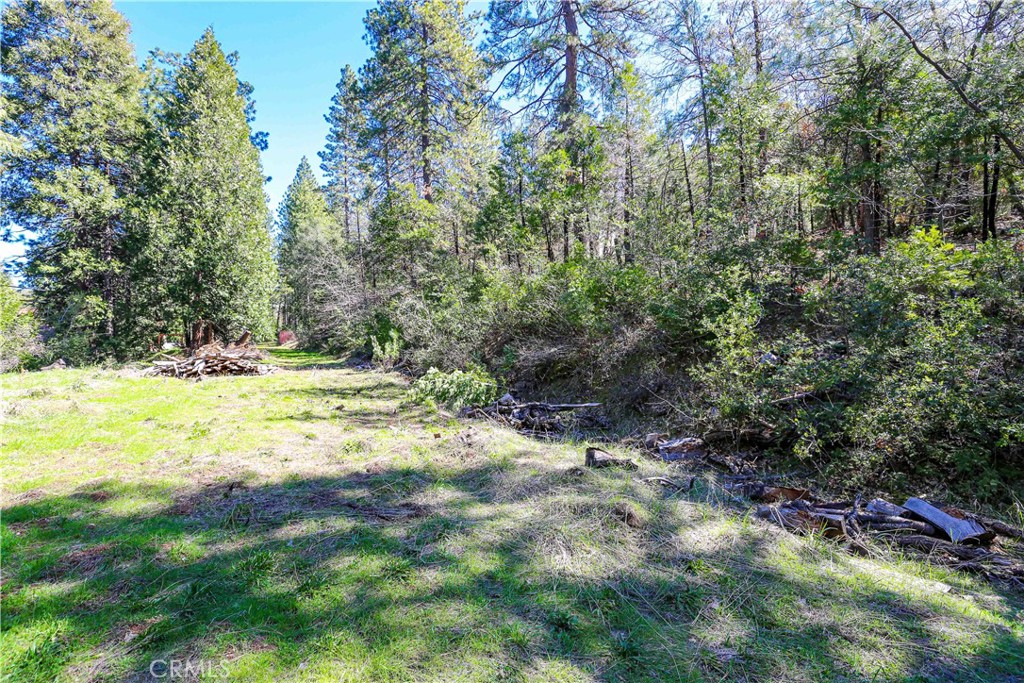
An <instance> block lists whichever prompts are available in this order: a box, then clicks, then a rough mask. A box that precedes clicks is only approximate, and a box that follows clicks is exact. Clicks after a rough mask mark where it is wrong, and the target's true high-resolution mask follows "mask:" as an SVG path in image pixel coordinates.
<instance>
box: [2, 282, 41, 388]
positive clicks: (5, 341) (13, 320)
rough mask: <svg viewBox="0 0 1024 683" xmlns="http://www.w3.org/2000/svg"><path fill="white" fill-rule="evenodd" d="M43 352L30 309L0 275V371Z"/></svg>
mask: <svg viewBox="0 0 1024 683" xmlns="http://www.w3.org/2000/svg"><path fill="white" fill-rule="evenodd" d="M42 352H43V345H42V343H41V342H40V340H39V327H38V325H37V324H36V319H35V315H33V313H32V309H31V308H29V307H28V306H26V305H25V302H24V301H22V298H21V295H20V294H19V293H18V291H17V290H16V289H15V288H14V285H12V284H11V281H10V278H8V277H7V276H6V275H4V276H2V277H0V372H10V371H11V370H17V369H18V368H20V367H23V366H25V365H29V364H31V363H32V362H33V361H34V360H36V359H37V358H38V357H39V355H40V354H41V353H42Z"/></svg>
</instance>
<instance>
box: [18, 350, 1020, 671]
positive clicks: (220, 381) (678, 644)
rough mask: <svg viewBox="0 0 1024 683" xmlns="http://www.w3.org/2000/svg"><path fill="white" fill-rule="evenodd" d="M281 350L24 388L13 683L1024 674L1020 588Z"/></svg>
mask: <svg viewBox="0 0 1024 683" xmlns="http://www.w3.org/2000/svg"><path fill="white" fill-rule="evenodd" d="M274 354H275V358H276V360H277V361H278V362H279V363H280V364H282V365H283V366H285V367H284V369H282V371H280V372H279V373H277V374H275V375H271V376H267V377H240V378H217V379H211V380H207V381H204V382H201V383H193V382H183V381H177V380H171V379H155V378H147V377H139V376H138V374H137V373H136V372H133V371H130V370H117V371H114V370H105V371H100V370H92V369H84V370H69V371H63V372H51V373H36V374H27V375H19V376H7V377H4V378H3V381H4V399H5V418H4V419H5V424H4V430H3V431H4V434H3V440H4V443H3V455H2V461H0V463H2V466H3V473H4V481H3V486H4V498H3V502H4V507H3V524H2V531H0V534H2V535H0V543H2V548H0V549H2V552H3V570H4V581H3V587H2V598H3V622H2V630H3V633H2V636H0V639H2V640H0V658H2V660H0V663H2V665H3V672H4V676H5V677H6V678H5V680H11V681H46V682H47V683H50V682H52V681H81V680H124V679H133V678H137V679H139V680H144V679H146V677H147V676H149V673H148V671H149V666H150V664H151V663H152V662H153V661H154V660H157V659H161V660H171V659H175V660H179V661H182V662H193V663H198V662H207V663H210V662H212V663H214V664H215V665H218V666H220V665H223V667H224V668H223V670H221V669H217V671H216V672H215V675H217V676H219V675H220V673H226V674H228V675H229V676H230V678H231V679H232V680H240V681H261V680H263V681H279V680H303V681H306V680H308V681H321V680H330V681H338V680H343V681H452V680H460V681H461V680H465V681H488V682H490V681H498V680H534V681H597V680H609V681H644V680H648V681H701V680H716V681H717V680H743V679H746V680H764V681H767V680H772V681H787V680H792V681H803V680H810V681H821V680H837V681H838V680H843V681H849V680H894V681H895V680H900V681H902V680H920V681H928V680H993V681H994V680H1009V677H1011V676H1013V675H1018V674H1019V672H1020V671H1021V670H1024V654H1022V653H1024V627H1022V625H1021V622H1022V618H1021V617H1022V614H1024V613H1022V611H1021V608H1022V601H1021V599H1020V596H1019V595H1015V594H1013V593H1009V592H1006V591H1004V590H1002V589H1000V588H998V587H992V586H989V585H986V584H984V583H981V582H979V581H977V580H976V579H973V578H970V577H968V576H965V575H962V574H959V573H956V572H953V571H950V570H945V569H937V568H935V567H933V566H931V565H927V564H923V563H920V562H918V561H914V560H910V559H900V558H898V557H895V556H894V557H893V558H891V559H890V560H887V561H885V562H879V561H877V560H870V559H864V558H856V557H853V556H850V555H848V554H846V553H845V552H843V551H842V550H841V549H840V548H838V547H837V546H836V545H835V544H833V543H832V542H830V541H825V540H822V539H814V538H809V539H802V538H796V537H793V536H788V535H786V534H784V533H782V532H780V531H778V530H776V529H774V528H771V527H767V526H764V525H763V524H762V523H761V522H759V521H756V520H753V519H750V518H749V517H747V516H745V515H743V514H741V513H740V512H739V511H734V510H730V509H727V507H726V504H727V498H726V497H725V496H723V495H721V490H720V489H719V488H718V487H717V486H716V485H715V484H714V482H713V481H711V480H710V479H704V480H702V481H700V482H699V483H698V486H697V487H695V490H694V492H693V493H691V494H690V495H689V496H688V497H683V498H678V497H674V496H671V495H667V494H666V493H665V492H664V491H662V490H656V489H652V488H650V487H647V486H645V485H643V484H641V483H639V482H637V481H636V480H635V477H636V476H637V475H636V474H635V473H630V472H615V471H587V472H582V473H581V472H579V471H578V470H575V469H573V467H574V466H576V465H579V464H580V463H581V461H582V449H581V447H580V445H578V444H561V443H541V442H536V441H531V440H529V439H526V438H524V437H521V436H519V435H516V434H512V433H510V432H507V431H504V430H501V429H497V428H494V427H491V426H489V425H485V424H480V423H476V424H466V423H461V422H458V421H454V420H452V419H451V418H449V417H446V416H443V415H439V414H436V413H431V412H429V411H426V410H424V409H422V408H420V407H417V406H412V405H409V404H406V403H404V402H403V401H404V398H405V380H404V379H403V378H401V377H399V376H397V375H384V374H380V373H374V372H357V371H353V370H350V369H346V368H344V367H343V366H342V364H340V363H338V362H336V361H332V360H331V359H328V358H324V357H322V356H318V355H316V354H310V353H308V352H301V351H275V352H274ZM633 457H637V456H636V455H635V454H633ZM641 468H642V469H641V474H642V475H643V474H655V473H663V474H664V473H668V472H666V469H667V468H666V466H663V465H660V464H657V463H653V462H650V461H643V462H642V463H641ZM627 511H628V512H629V513H630V514H628V515H627ZM627 518H628V520H629V521H628V522H627ZM208 677H213V676H208Z"/></svg>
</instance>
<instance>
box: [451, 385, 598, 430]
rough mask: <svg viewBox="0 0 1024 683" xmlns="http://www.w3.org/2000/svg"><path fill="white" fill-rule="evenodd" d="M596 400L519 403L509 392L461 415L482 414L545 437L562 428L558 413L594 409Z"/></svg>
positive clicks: (514, 427) (474, 415)
mask: <svg viewBox="0 0 1024 683" xmlns="http://www.w3.org/2000/svg"><path fill="white" fill-rule="evenodd" d="M600 405H601V404H600V403H538V402H530V403H520V402H519V401H517V400H516V399H515V398H514V397H513V396H512V394H505V395H504V396H502V397H501V398H499V399H498V400H497V401H495V402H494V403H491V404H490V405H486V406H477V407H473V408H467V409H465V410H464V411H463V413H462V414H463V416H464V417H483V418H487V419H491V420H494V421H496V422H500V423H501V424H504V425H507V426H509V427H511V428H512V429H515V430H516V431H518V432H520V433H522V434H528V435H534V436H545V435H551V434H560V433H562V432H563V431H565V424H564V423H563V422H562V419H561V417H560V413H565V412H568V411H572V410H577V409H581V408H584V409H585V408H597V407H600Z"/></svg>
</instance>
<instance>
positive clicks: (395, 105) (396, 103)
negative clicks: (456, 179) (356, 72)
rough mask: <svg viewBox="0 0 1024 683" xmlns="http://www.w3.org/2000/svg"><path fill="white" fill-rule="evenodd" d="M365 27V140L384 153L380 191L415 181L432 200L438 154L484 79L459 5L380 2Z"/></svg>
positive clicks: (471, 109)
mask: <svg viewBox="0 0 1024 683" xmlns="http://www.w3.org/2000/svg"><path fill="white" fill-rule="evenodd" d="M365 24H366V40H367V43H368V44H369V46H370V49H371V50H372V51H373V56H372V57H371V58H370V60H369V61H368V62H367V63H366V65H365V66H364V67H363V69H362V71H361V75H362V94H363V98H364V101H365V102H366V106H367V107H368V109H369V117H368V118H369V119H370V124H371V125H370V126H369V127H368V130H367V133H368V135H367V136H366V137H367V138H368V139H367V140H366V145H367V146H368V147H370V148H371V149H372V148H378V149H379V150H380V151H381V152H382V153H383V154H381V155H378V156H377V158H378V162H377V163H378V168H377V174H376V175H377V176H378V178H380V179H381V180H382V181H383V184H384V185H385V187H386V188H387V187H388V186H390V184H391V182H392V181H393V180H395V179H402V180H408V181H415V182H416V186H417V189H418V190H419V194H420V196H421V197H422V198H423V199H426V200H427V201H429V202H433V201H434V200H435V199H436V194H437V193H436V191H435V190H436V187H435V186H437V185H439V184H443V183H444V176H445V173H446V170H447V167H448V165H447V164H445V163H444V160H445V152H446V150H447V149H448V147H449V146H450V145H451V144H452V142H453V141H454V140H455V139H457V138H458V137H459V136H460V135H462V134H464V133H465V131H466V129H467V124H468V121H469V119H470V118H471V117H472V116H473V115H475V113H476V111H477V105H478V103H477V99H478V96H479V93H480V87H481V84H482V78H483V70H482V69H483V63H482V61H481V59H480V56H479V54H478V53H477V51H476V49H475V48H474V47H473V45H472V42H473V29H472V25H471V24H470V21H469V18H468V17H467V16H466V7H465V2H463V1H462V0H458V1H456V2H448V1H445V0H385V1H384V2H382V3H380V5H379V7H376V8H374V9H372V10H370V11H369V12H368V13H367V15H366V19H365Z"/></svg>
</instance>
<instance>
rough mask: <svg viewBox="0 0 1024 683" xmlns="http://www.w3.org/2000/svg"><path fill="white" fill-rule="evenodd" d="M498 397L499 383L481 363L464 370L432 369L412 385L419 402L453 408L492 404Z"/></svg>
mask: <svg viewBox="0 0 1024 683" xmlns="http://www.w3.org/2000/svg"><path fill="white" fill-rule="evenodd" d="M497 397H498V384H497V382H496V381H495V380H494V378H493V377H491V376H490V375H489V374H487V372H485V371H484V370H483V369H482V368H480V367H479V366H476V367H470V368H469V369H468V370H466V371H465V372H464V371H462V370H455V371H453V372H441V371H440V370H438V369H437V368H430V369H429V370H427V373H426V374H425V375H423V376H422V377H420V378H419V379H417V380H416V381H415V382H414V383H413V386H412V398H413V400H414V401H416V402H417V403H436V404H439V405H444V406H446V407H448V408H450V409H452V410H459V409H461V408H464V407H466V406H479V405H484V404H486V403H491V402H493V401H494V400H495V399H496V398H497Z"/></svg>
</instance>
